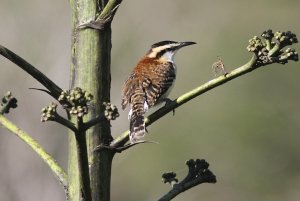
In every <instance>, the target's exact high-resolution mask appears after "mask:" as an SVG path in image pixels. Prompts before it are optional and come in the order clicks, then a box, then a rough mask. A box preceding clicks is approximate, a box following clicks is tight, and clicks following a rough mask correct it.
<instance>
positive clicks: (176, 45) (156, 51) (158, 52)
mask: <svg viewBox="0 0 300 201" xmlns="http://www.w3.org/2000/svg"><path fill="white" fill-rule="evenodd" d="M193 44H196V43H195V42H175V41H169V40H166V41H161V42H158V43H155V44H153V45H152V46H151V49H150V50H149V52H148V54H147V55H146V56H147V57H150V58H156V59H164V60H166V61H171V62H173V57H174V55H175V53H176V52H177V50H179V49H180V48H182V47H185V46H188V45H193Z"/></svg>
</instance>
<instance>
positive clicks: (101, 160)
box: [68, 0, 114, 201]
mask: <svg viewBox="0 0 300 201" xmlns="http://www.w3.org/2000/svg"><path fill="white" fill-rule="evenodd" d="M103 2H104V1H102V3H103ZM105 3H107V1H105ZM70 5H71V13H72V22H73V23H72V26H73V33H72V64H71V78H70V80H71V83H70V86H71V88H74V87H76V86H79V87H81V88H82V89H84V90H86V91H88V92H90V93H91V94H92V95H93V96H94V101H93V103H92V104H93V107H91V109H90V111H89V114H88V115H86V117H85V118H84V122H87V121H88V120H90V119H93V118H96V116H97V115H99V114H101V113H102V112H103V111H104V110H105V107H104V106H103V104H102V103H103V102H110V88H111V87H110V82H111V80H110V53H111V28H110V26H109V24H108V26H105V29H103V30H101V31H99V30H94V29H89V28H87V29H77V27H79V26H80V25H81V24H83V23H86V22H87V21H89V20H91V19H94V18H95V16H97V15H98V13H97V10H98V9H97V5H96V1H88V0H81V1H79V0H70ZM74 119H75V118H74ZM74 121H76V120H74ZM69 135H70V137H69V139H70V141H69V143H70V144H69V145H70V146H69V174H68V175H69V183H70V184H69V185H70V189H72V192H71V191H70V201H78V200H79V198H80V192H79V191H78V189H79V186H78V185H79V183H78V179H79V176H78V175H79V174H78V166H77V164H78V159H77V153H76V143H75V137H74V136H72V135H73V133H72V132H70V134H69ZM86 137H87V139H86V141H87V154H88V157H89V166H90V182H91V191H92V199H93V201H100V200H101V201H109V200H110V182H111V163H112V159H113V156H114V153H113V152H111V151H106V150H105V151H102V152H101V153H99V152H97V153H96V152H95V153H94V152H93V150H94V148H95V147H96V146H98V145H99V144H101V143H105V142H107V141H109V140H110V139H111V138H112V137H111V131H110V122H109V121H105V122H102V123H101V124H98V125H96V126H94V127H92V128H90V129H88V130H87V131H86ZM73 176H74V177H73Z"/></svg>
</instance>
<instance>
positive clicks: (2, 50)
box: [0, 45, 62, 100]
mask: <svg viewBox="0 0 300 201" xmlns="http://www.w3.org/2000/svg"><path fill="white" fill-rule="evenodd" d="M0 54H1V55H2V56H4V57H5V58H7V59H8V60H10V61H11V62H13V63H15V64H16V65H18V66H19V67H20V68H22V69H23V70H24V71H26V72H27V73H28V74H30V75H31V76H32V77H33V78H34V79H36V80H37V81H38V82H40V83H41V84H42V85H43V86H44V87H46V88H47V89H48V90H49V94H50V95H51V96H52V97H53V98H55V99H56V100H57V99H58V97H59V95H60V94H61V92H62V89H61V88H60V87H59V86H57V85H56V84H55V83H54V82H52V81H51V80H50V79H49V78H48V77H47V76H46V75H44V74H43V73H42V72H40V71H39V70H38V69H36V68H35V67H34V66H32V65H31V64H30V63H28V62H27V61H25V60H24V59H23V58H21V57H20V56H18V55H17V54H15V53H14V52H12V51H10V50H9V49H7V48H6V47H3V46H2V45H0Z"/></svg>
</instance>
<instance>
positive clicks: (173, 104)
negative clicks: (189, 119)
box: [111, 55, 257, 147]
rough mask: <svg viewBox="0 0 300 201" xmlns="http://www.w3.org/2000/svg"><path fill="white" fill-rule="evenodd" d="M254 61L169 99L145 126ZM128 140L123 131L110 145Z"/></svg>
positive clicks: (251, 67)
mask: <svg viewBox="0 0 300 201" xmlns="http://www.w3.org/2000/svg"><path fill="white" fill-rule="evenodd" d="M255 62H256V56H255V55H253V57H252V58H251V60H250V61H249V62H248V63H246V64H245V65H243V66H241V67H239V68H237V69H235V70H233V71H231V72H229V73H227V74H225V75H222V76H219V77H217V78H215V79H212V80H210V81H208V82H206V83H205V84H203V85H201V86H199V87H197V88H195V89H193V90H191V91H189V92H187V93H185V94H183V95H181V96H180V97H178V98H177V99H175V100H173V101H171V102H170V103H169V104H167V105H165V106H163V107H162V108H160V109H158V110H157V111H155V112H154V113H153V114H151V115H150V116H148V117H147V118H146V120H145V122H146V126H149V125H151V124H152V123H154V122H155V121H157V120H158V119H160V118H161V117H163V116H164V115H166V114H167V113H169V112H171V111H173V110H174V109H176V108H178V107H179V106H181V105H183V104H184V103H186V102H188V101H190V100H192V99H194V98H196V97H197V96H199V95H201V94H203V93H205V92H207V91H209V90H211V89H213V88H215V87H217V86H220V85H222V84H224V83H226V82H228V81H230V80H233V79H234V78H237V77H239V76H241V75H244V74H246V73H249V72H251V71H253V70H254V69H256V68H257V67H255V66H254V65H255ZM128 140H129V131H125V132H124V133H123V134H121V135H120V136H119V137H117V138H116V139H115V140H114V141H112V143H111V146H112V147H119V146H123V145H124V144H125V143H126V142H127V141H128Z"/></svg>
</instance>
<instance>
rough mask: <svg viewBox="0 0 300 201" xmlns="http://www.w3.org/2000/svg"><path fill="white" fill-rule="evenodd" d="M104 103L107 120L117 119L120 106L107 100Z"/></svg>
mask: <svg viewBox="0 0 300 201" xmlns="http://www.w3.org/2000/svg"><path fill="white" fill-rule="evenodd" d="M103 105H104V106H105V111H104V115H105V117H106V119H107V120H115V119H116V118H117V117H119V116H120V114H119V112H118V108H117V107H116V106H115V105H113V104H111V103H106V102H104V103H103Z"/></svg>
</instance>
